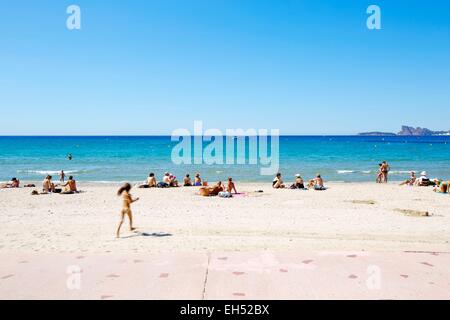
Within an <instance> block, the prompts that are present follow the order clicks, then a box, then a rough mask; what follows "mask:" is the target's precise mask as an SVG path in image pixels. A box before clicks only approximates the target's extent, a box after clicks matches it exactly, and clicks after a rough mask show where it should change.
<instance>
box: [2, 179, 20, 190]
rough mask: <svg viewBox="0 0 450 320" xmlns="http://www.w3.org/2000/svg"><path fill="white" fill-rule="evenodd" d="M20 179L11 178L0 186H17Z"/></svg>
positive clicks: (4, 187) (6, 187)
mask: <svg viewBox="0 0 450 320" xmlns="http://www.w3.org/2000/svg"><path fill="white" fill-rule="evenodd" d="M19 187H20V180H19V179H17V178H12V179H11V181H10V182H8V183H5V184H2V185H1V186H0V188H3V189H8V188H19Z"/></svg>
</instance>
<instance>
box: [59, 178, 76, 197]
mask: <svg viewBox="0 0 450 320" xmlns="http://www.w3.org/2000/svg"><path fill="white" fill-rule="evenodd" d="M61 186H62V187H64V191H63V192H61V193H62V194H72V193H78V190H77V183H76V181H75V180H74V179H73V176H69V180H67V182H66V183H65V184H63V185H61Z"/></svg>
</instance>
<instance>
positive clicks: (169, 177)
mask: <svg viewBox="0 0 450 320" xmlns="http://www.w3.org/2000/svg"><path fill="white" fill-rule="evenodd" d="M201 185H202V179H201V178H200V173H196V174H195V177H194V182H192V180H191V177H190V175H189V174H186V176H185V177H184V179H183V186H184V187H191V186H201ZM179 186H180V185H179V183H178V180H177V177H176V176H174V175H173V174H171V173H170V172H166V173H164V176H163V178H162V181H160V182H157V181H156V177H155V174H154V173H153V172H150V174H149V175H148V178H147V180H146V181H145V183H143V184H141V185H139V186H138V187H139V188H168V187H179Z"/></svg>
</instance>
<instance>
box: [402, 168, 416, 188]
mask: <svg viewBox="0 0 450 320" xmlns="http://www.w3.org/2000/svg"><path fill="white" fill-rule="evenodd" d="M416 179H417V178H416V173H415V172H414V171H411V176H410V177H409V179H407V180H405V181H403V182H402V183H400V185H401V186H404V185H405V184H406V185H408V186H412V185H414V182H416Z"/></svg>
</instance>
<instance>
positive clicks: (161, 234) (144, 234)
mask: <svg viewBox="0 0 450 320" xmlns="http://www.w3.org/2000/svg"><path fill="white" fill-rule="evenodd" d="M171 236H172V234H171V233H167V232H153V233H148V232H140V231H135V232H134V234H132V235H129V236H125V237H121V238H122V239H126V238H134V237H158V238H159V237H171Z"/></svg>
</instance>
